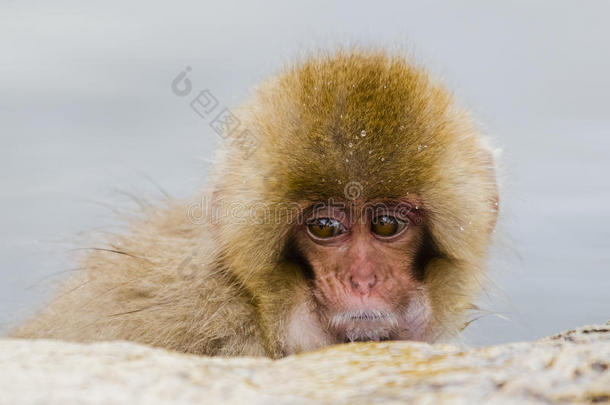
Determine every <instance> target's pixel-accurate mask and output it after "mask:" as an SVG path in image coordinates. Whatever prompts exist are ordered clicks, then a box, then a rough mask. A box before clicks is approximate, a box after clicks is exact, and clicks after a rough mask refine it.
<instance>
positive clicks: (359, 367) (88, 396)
mask: <svg viewBox="0 0 610 405" xmlns="http://www.w3.org/2000/svg"><path fill="white" fill-rule="evenodd" d="M609 364H610V322H609V323H608V324H606V325H594V326H587V327H582V328H579V329H576V330H573V331H569V332H564V333H561V334H559V335H556V336H553V337H549V338H546V339H542V340H539V341H536V342H529V343H512V344H506V345H500V346H492V347H487V348H478V349H470V350H467V349H464V348H460V347H458V346H452V345H429V344H424V343H412V342H384V343H353V344H348V345H341V346H335V347H330V348H327V349H324V350H320V351H317V352H312V353H306V354H302V355H297V356H291V357H288V358H285V359H282V360H278V361H272V360H269V359H264V358H229V359H227V358H208V357H198V356H192V355H184V354H179V353H172V352H168V351H165V350H162V349H155V348H149V347H146V346H142V345H137V344H134V343H126V342H108V343H94V344H75V343H66V342H59V341H44V340H41V341H26V340H9V339H7V340H0V404H11V405H12V404H45V405H46V404H61V405H64V404H150V405H155V404H228V403H245V404H248V405H255V404H320V403H329V404H361V403H366V404H370V403H383V404H405V403H417V404H445V403H451V404H479V403H489V404H504V403H515V404H529V403H531V404H538V403H604V402H609V403H610V370H609Z"/></svg>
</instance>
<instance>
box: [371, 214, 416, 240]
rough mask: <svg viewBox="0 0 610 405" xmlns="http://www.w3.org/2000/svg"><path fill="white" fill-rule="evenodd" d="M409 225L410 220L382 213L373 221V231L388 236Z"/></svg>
mask: <svg viewBox="0 0 610 405" xmlns="http://www.w3.org/2000/svg"><path fill="white" fill-rule="evenodd" d="M407 225H408V222H407V221H404V220H402V219H399V218H396V217H392V216H390V215H380V216H378V217H376V218H373V220H372V221H371V231H373V233H374V234H376V235H379V236H382V237H385V238H387V237H389V236H394V235H396V234H397V233H399V232H401V231H402V230H403V229H405V228H406V227H407Z"/></svg>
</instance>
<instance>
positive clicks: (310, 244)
mask: <svg viewBox="0 0 610 405" xmlns="http://www.w3.org/2000/svg"><path fill="white" fill-rule="evenodd" d="M412 198H414V196H412ZM411 201H413V199H411V200H403V201H380V202H372V203H366V204H350V205H342V204H333V205H332V206H331V205H328V204H327V205H324V204H317V205H316V206H313V207H312V208H311V209H310V210H309V212H308V213H307V214H306V221H305V223H304V224H303V225H302V226H301V227H300V228H299V230H298V231H297V233H298V236H297V240H298V244H299V247H300V250H301V252H303V256H304V259H305V260H306V261H307V262H308V265H309V267H310V268H311V270H312V273H313V274H312V289H313V296H314V297H315V301H316V303H317V305H318V306H319V307H320V312H319V313H320V315H321V316H320V318H321V319H320V321H321V322H322V323H323V324H324V325H325V326H326V328H327V330H328V332H329V333H330V334H331V335H332V336H333V337H334V340H335V341H337V342H344V341H363V340H387V339H418V338H421V334H422V333H423V328H424V326H425V324H426V322H424V321H425V319H422V314H424V313H425V312H426V311H424V312H422V310H423V309H425V308H423V307H424V306H425V305H424V304H425V302H426V297H425V290H424V287H423V284H422V282H421V280H419V279H418V271H417V269H416V267H417V260H416V259H417V257H418V252H419V251H420V249H421V247H422V243H423V239H424V238H423V235H424V227H425V224H424V221H423V217H424V215H423V210H421V209H420V208H419V206H418V205H415V204H412V203H411ZM415 318H417V319H415ZM415 321H416V322H415Z"/></svg>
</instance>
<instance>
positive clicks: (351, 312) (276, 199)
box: [14, 49, 498, 358]
mask: <svg viewBox="0 0 610 405" xmlns="http://www.w3.org/2000/svg"><path fill="white" fill-rule="evenodd" d="M234 113H235V117H236V118H238V119H239V122H240V125H241V126H242V127H243V128H245V129H246V131H247V134H248V136H249V137H250V140H255V141H254V142H251V141H250V142H249V144H248V148H249V149H248V150H247V151H246V152H247V153H244V137H243V136H242V135H235V134H231V133H227V134H226V136H225V139H224V144H223V146H222V148H221V150H220V152H219V154H218V157H217V165H216V166H215V168H214V171H213V173H212V174H211V178H210V180H209V184H208V186H207V188H206V190H204V191H203V192H202V193H201V194H200V195H198V196H196V197H195V198H194V199H193V200H190V201H187V202H176V201H174V202H170V203H168V206H167V207H161V208H155V209H151V210H150V212H149V213H148V216H147V218H146V219H145V220H142V221H138V222H137V223H134V224H133V225H132V227H131V230H130V231H129V232H128V234H127V235H125V236H123V237H117V238H116V239H114V240H111V241H109V242H108V246H106V247H104V248H103V249H97V250H94V251H92V252H91V253H90V254H88V256H87V257H85V258H84V261H83V263H82V267H83V271H82V272H81V273H80V274H79V275H78V276H76V277H74V278H73V279H72V280H71V281H69V282H68V284H67V285H66V286H65V288H64V290H63V291H62V292H61V293H60V294H59V295H58V297H57V298H56V299H55V300H53V301H52V302H51V304H50V305H49V306H48V308H46V309H45V310H43V311H42V312H41V313H40V314H39V315H37V316H36V317H34V319H32V320H30V321H29V322H27V323H25V324H24V325H22V326H21V327H20V328H18V329H17V330H16V331H15V333H14V335H15V336H19V337H40V338H59V339H65V340H72V341H80V342H88V341H97V340H112V339H123V340H131V341H135V342H140V343H146V344H151V345H154V346H160V347H164V348H167V349H173V350H178V351H182V352H189V353H198V354H206V355H223V356H236V355H251V356H269V357H272V358H279V357H282V356H286V355H289V354H292V353H298V352H301V351H306V350H312V349H316V348H320V347H323V346H326V345H331V344H338V343H344V342H351V341H380V340H405V339H408V340H419V341H427V342H433V341H437V340H439V339H445V338H447V337H450V336H453V335H455V334H456V333H457V332H459V331H460V329H461V328H462V327H463V326H464V324H465V321H467V318H466V314H467V313H468V310H470V309H472V308H473V300H474V299H475V298H476V295H477V293H478V292H479V290H480V289H481V287H482V280H483V278H484V261H485V255H486V251H487V249H488V245H489V243H490V237H491V233H492V230H493V228H494V226H495V221H496V216H497V210H498V193H497V187H496V180H495V172H494V161H493V158H492V153H491V150H490V148H489V146H488V145H487V143H486V141H485V139H484V138H483V137H482V136H481V135H480V134H479V133H478V132H477V130H476V129H475V127H474V125H473V123H472V122H471V120H470V118H469V116H468V114H467V113H466V112H465V111H463V110H462V109H460V108H458V107H457V106H456V105H455V104H454V102H453V100H452V98H451V96H450V94H449V93H448V92H447V91H446V90H445V89H444V88H443V87H442V86H441V85H439V84H438V83H436V82H434V81H433V80H431V79H430V78H429V76H428V75H427V73H426V72H425V71H424V70H422V69H421V68H419V67H417V66H414V65H413V64H411V63H409V62H408V61H407V59H406V58H404V57H402V56H400V55H392V54H389V53H387V52H384V51H370V50H353V49H352V50H340V51H336V52H333V53H328V54H318V55H315V56H312V57H309V58H307V59H305V60H303V61H301V62H300V63H297V64H296V65H294V66H291V67H288V68H286V69H285V70H283V71H282V72H281V73H279V74H278V75H276V76H275V77H272V78H270V79H268V80H267V81H265V82H264V83H263V84H262V85H261V86H260V87H258V88H257V89H256V91H255V92H254V94H253V96H252V98H251V99H250V100H249V101H248V102H246V103H245V104H244V106H243V107H242V108H240V109H238V110H235V111H234ZM227 127H228V126H227Z"/></svg>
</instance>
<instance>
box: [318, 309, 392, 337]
mask: <svg viewBox="0 0 610 405" xmlns="http://www.w3.org/2000/svg"><path fill="white" fill-rule="evenodd" d="M397 325H398V319H397V317H396V315H394V314H393V313H391V312H387V311H378V310H356V311H344V312H339V313H337V314H335V315H334V316H332V317H331V319H330V328H331V329H332V330H333V331H334V332H335V334H336V336H337V340H339V341H340V342H343V343H348V342H371V341H372V342H381V341H386V340H391V339H392V335H393V333H392V332H393V330H394V329H395V327H396V326H397Z"/></svg>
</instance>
